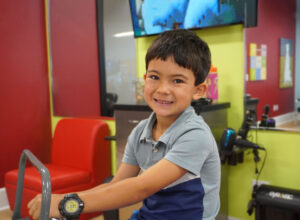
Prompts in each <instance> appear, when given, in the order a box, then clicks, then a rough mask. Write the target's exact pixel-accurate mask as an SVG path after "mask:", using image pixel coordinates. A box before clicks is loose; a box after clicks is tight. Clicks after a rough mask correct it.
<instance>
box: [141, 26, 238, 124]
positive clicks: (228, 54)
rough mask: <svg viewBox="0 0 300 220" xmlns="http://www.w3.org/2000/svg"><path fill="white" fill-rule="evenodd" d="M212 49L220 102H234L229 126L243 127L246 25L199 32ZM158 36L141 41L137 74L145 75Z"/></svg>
mask: <svg viewBox="0 0 300 220" xmlns="http://www.w3.org/2000/svg"><path fill="white" fill-rule="evenodd" d="M196 33H197V35H199V36H200V37H201V38H203V39H204V40H205V41H206V42H207V43H208V44H209V47H210V49H211V53H212V64H213V65H214V66H216V67H217V68H218V77H219V79H218V80H219V85H218V87H219V101H222V102H230V104H231V108H230V109H229V110H228V113H229V114H228V123H229V126H230V127H232V128H236V129H237V128H239V127H240V125H241V122H242V119H243V94H244V86H243V85H244V42H243V26H242V25H233V26H227V27H218V28H210V29H204V30H198V31H196ZM154 39H155V37H144V38H138V39H137V72H138V76H139V77H143V75H144V73H145V55H146V52H147V49H148V47H149V46H150V44H151V43H152V41H153V40H154Z"/></svg>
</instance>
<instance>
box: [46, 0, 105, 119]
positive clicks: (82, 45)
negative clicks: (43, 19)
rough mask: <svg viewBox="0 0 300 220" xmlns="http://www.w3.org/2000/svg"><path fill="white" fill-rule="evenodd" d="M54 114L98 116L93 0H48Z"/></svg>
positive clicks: (98, 91)
mask: <svg viewBox="0 0 300 220" xmlns="http://www.w3.org/2000/svg"><path fill="white" fill-rule="evenodd" d="M50 3H51V10H50V13H51V42H52V48H53V50H52V53H53V55H52V56H53V100H54V114H55V115H58V116H100V88H99V65H98V40H97V20H96V1H95V0H76V1H74V0H63V1H62V0H51V1H50Z"/></svg>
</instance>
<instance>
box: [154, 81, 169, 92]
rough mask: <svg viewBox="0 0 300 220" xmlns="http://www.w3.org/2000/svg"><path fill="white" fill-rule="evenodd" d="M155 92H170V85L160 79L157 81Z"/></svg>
mask: <svg viewBox="0 0 300 220" xmlns="http://www.w3.org/2000/svg"><path fill="white" fill-rule="evenodd" d="M157 92H159V93H169V92H170V85H169V83H168V82H164V81H161V82H160V83H159V86H158V88H157Z"/></svg>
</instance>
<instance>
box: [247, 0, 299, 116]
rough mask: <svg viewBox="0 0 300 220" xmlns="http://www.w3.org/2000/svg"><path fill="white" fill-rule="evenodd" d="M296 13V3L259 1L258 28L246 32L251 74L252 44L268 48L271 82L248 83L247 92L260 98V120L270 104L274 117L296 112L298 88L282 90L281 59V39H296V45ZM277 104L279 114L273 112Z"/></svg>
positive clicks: (294, 1)
mask: <svg viewBox="0 0 300 220" xmlns="http://www.w3.org/2000/svg"><path fill="white" fill-rule="evenodd" d="M295 12H296V0H288V1H282V0H275V1H274V0H262V1H260V0H259V1H258V26H257V27H255V28H248V29H246V47H247V71H248V72H249V43H256V44H258V46H259V47H260V45H261V44H266V45H267V80H263V81H248V82H247V83H246V92H247V93H249V94H251V96H252V97H255V98H257V97H258V98H259V104H258V106H257V116H258V119H259V120H260V119H261V115H262V113H263V108H264V106H265V105H266V104H269V105H270V116H276V115H281V114H285V113H288V112H291V111H293V110H294V87H292V88H282V89H280V88H279V71H280V70H279V68H280V67H279V62H280V61H279V57H280V38H288V39H292V40H294V46H295V33H296V32H295V25H296V18H295ZM294 52H295V48H294ZM294 57H295V55H294ZM294 64H295V59H294ZM275 104H278V105H279V111H276V112H273V105H275Z"/></svg>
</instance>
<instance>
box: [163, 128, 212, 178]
mask: <svg viewBox="0 0 300 220" xmlns="http://www.w3.org/2000/svg"><path fill="white" fill-rule="evenodd" d="M213 149H214V141H213V140H212V137H211V134H210V133H209V132H208V131H206V130H202V129H193V130H190V131H188V132H185V133H184V134H182V135H181V136H179V137H178V138H177V139H176V141H175V142H174V144H173V145H172V148H171V149H170V150H169V151H168V153H167V154H166V155H165V159H167V160H169V161H171V162H172V163H174V164H176V165H178V166H180V167H182V168H184V169H186V170H188V171H189V172H191V173H193V174H195V175H199V176H200V170H201V168H202V166H203V163H204V162H205V160H206V159H207V158H208V156H209V154H210V153H211V152H212V151H213Z"/></svg>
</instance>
